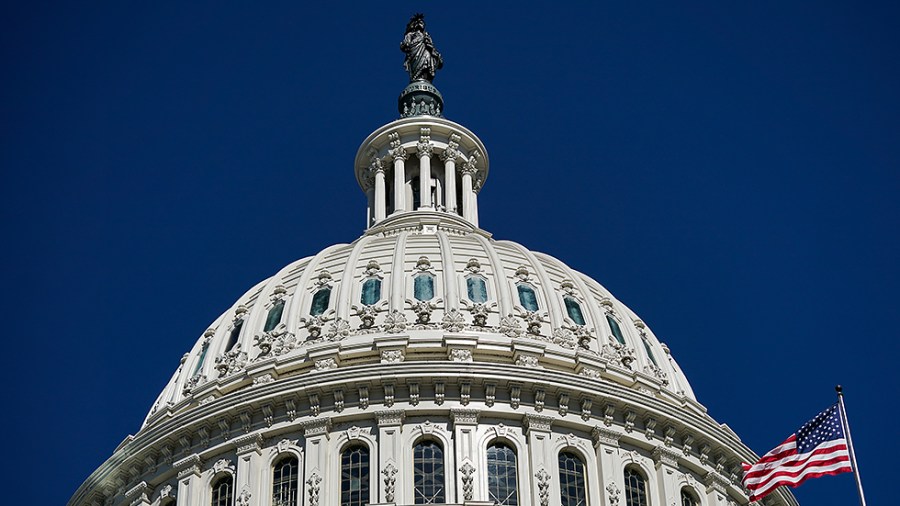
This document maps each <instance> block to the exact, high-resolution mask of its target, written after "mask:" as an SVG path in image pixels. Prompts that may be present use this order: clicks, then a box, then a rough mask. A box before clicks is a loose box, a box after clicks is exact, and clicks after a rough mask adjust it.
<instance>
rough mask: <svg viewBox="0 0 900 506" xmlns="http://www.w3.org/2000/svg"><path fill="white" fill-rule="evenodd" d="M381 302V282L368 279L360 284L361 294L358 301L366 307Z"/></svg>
mask: <svg viewBox="0 0 900 506" xmlns="http://www.w3.org/2000/svg"><path fill="white" fill-rule="evenodd" d="M379 300H381V280H380V279H378V278H369V279H367V280H365V281H364V282H363V284H362V292H361V293H360V296H359V301H360V302H361V303H363V304H364V305H366V306H371V305H372V304H375V303H376V302H378V301H379Z"/></svg>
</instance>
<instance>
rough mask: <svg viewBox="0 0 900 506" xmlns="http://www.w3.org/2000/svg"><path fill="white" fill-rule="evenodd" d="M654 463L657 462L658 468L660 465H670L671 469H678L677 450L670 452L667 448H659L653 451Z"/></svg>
mask: <svg viewBox="0 0 900 506" xmlns="http://www.w3.org/2000/svg"><path fill="white" fill-rule="evenodd" d="M652 455H653V461H654V462H656V465H657V467H658V466H660V465H668V466H671V467H678V452H676V451H675V450H670V449H668V448H666V447H665V446H657V447H656V449H655V450H653V454H652Z"/></svg>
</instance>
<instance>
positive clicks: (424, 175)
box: [416, 128, 436, 207]
mask: <svg viewBox="0 0 900 506" xmlns="http://www.w3.org/2000/svg"><path fill="white" fill-rule="evenodd" d="M420 131H421V136H420V137H419V144H417V145H416V152H417V154H418V155H419V202H420V204H419V206H420V207H432V202H431V154H432V152H433V151H434V145H433V144H432V143H431V129H430V128H422V129H421V130H420ZM435 204H436V203H435Z"/></svg>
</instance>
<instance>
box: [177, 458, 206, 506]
mask: <svg viewBox="0 0 900 506" xmlns="http://www.w3.org/2000/svg"><path fill="white" fill-rule="evenodd" d="M202 463H203V461H202V460H201V459H200V456H199V455H197V454H196V453H195V454H193V455H188V456H187V457H185V458H183V459H181V460H179V461H177V462H175V463H174V464H172V467H173V468H175V471H177V472H178V501H179V502H180V503H181V504H187V505H193V504H200V501H201V499H202V497H201V495H202V486H201V484H200V465H201V464H202Z"/></svg>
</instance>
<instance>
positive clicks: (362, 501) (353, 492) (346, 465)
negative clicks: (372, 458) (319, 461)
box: [341, 445, 369, 506]
mask: <svg viewBox="0 0 900 506" xmlns="http://www.w3.org/2000/svg"><path fill="white" fill-rule="evenodd" d="M367 504H369V449H368V448H366V447H365V446H362V445H357V446H350V447H348V448H347V449H345V450H344V452H343V453H341V506H365V505H367Z"/></svg>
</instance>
